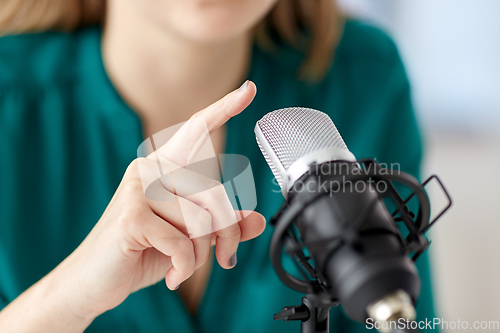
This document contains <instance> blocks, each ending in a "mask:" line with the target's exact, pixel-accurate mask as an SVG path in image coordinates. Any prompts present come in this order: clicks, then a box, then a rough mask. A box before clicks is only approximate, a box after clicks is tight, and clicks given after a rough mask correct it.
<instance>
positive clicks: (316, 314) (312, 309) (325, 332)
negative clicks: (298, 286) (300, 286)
mask: <svg viewBox="0 0 500 333" xmlns="http://www.w3.org/2000/svg"><path fill="white" fill-rule="evenodd" d="M316 292H318V293H316ZM338 304H339V303H338V302H335V301H332V300H330V297H329V296H328V295H327V294H325V293H324V292H322V290H321V288H320V287H319V285H316V286H315V287H314V293H310V294H306V296H305V297H303V298H302V304H301V305H298V306H285V307H284V308H283V310H281V312H279V313H276V314H275V315H274V320H283V321H298V320H300V321H301V325H300V328H301V332H302V333H329V332H330V308H331V307H334V306H337V305H338Z"/></svg>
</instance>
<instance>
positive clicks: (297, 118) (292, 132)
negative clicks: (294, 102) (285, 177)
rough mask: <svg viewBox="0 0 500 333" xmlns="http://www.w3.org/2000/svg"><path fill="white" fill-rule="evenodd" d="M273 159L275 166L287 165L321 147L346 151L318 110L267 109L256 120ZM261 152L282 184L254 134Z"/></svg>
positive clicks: (327, 118)
mask: <svg viewBox="0 0 500 333" xmlns="http://www.w3.org/2000/svg"><path fill="white" fill-rule="evenodd" d="M256 127H257V128H259V129H260V131H261V132H262V137H263V138H264V139H265V140H266V142H267V144H266V145H268V146H269V148H270V149H271V152H272V153H273V154H274V155H275V157H276V158H274V160H275V161H276V160H277V161H278V162H279V163H280V166H278V168H279V169H282V170H285V171H286V170H288V168H289V167H290V166H291V165H292V164H293V163H294V162H295V161H297V160H298V159H299V158H301V157H303V156H305V155H307V154H309V153H312V152H315V151H317V150H320V149H324V148H340V149H345V150H347V146H346V145H345V143H344V140H342V137H341V136H340V134H339V132H338V130H337V127H335V125H334V124H333V122H332V120H331V119H330V117H329V116H328V115H327V114H325V113H323V112H320V111H316V110H313V109H307V108H288V109H281V110H276V111H273V112H270V113H268V114H266V115H265V116H264V117H263V118H262V119H261V120H259V121H258V122H257V125H256ZM257 143H258V144H259V147H260V150H261V151H262V154H263V155H264V157H265V158H266V161H267V163H268V164H269V166H270V167H271V170H272V172H273V174H274V176H275V177H276V180H277V181H278V183H279V185H280V186H281V185H282V177H281V175H280V173H279V171H278V168H277V166H275V165H274V164H275V163H276V162H274V163H273V161H272V159H271V157H270V156H269V154H268V152H267V151H266V149H265V148H264V147H263V144H262V143H261V142H260V140H259V138H258V137H257Z"/></svg>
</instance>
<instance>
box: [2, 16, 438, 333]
mask: <svg viewBox="0 0 500 333" xmlns="http://www.w3.org/2000/svg"><path fill="white" fill-rule="evenodd" d="M100 42H101V30H100V28H98V27H92V28H86V29H82V30H78V31H75V32H72V33H60V32H45V33H39V34H25V35H17V36H6V37H3V38H1V39H0V309H2V308H3V307H5V306H6V305H7V304H8V303H9V302H11V301H12V300H14V299H15V298H16V297H17V296H18V295H19V294H21V293H22V292H23V291H24V290H26V289H27V288H28V287H29V286H30V285H32V284H33V283H35V282H36V281H38V280H39V279H40V278H42V277H43V276H44V275H45V274H47V273H48V272H49V271H51V270H52V269H53V268H54V267H55V266H56V265H57V264H58V263H59V262H61V261H62V260H63V259H64V258H65V257H66V256H68V255H69V254H70V253H71V252H72V251H73V250H74V249H75V248H76V247H77V246H78V244H79V243H80V242H81V241H82V240H83V239H84V238H85V236H86V235H87V234H88V233H89V232H90V230H91V229H92V227H93V226H94V224H95V223H96V222H97V221H98V220H99V218H100V216H101V214H102V213H103V211H104V209H105V207H106V206H107V204H108V202H109V201H110V199H111V197H112V195H113V193H114V191H115V189H116V188H117V186H118V184H119V182H120V180H121V178H122V176H123V174H124V171H125V169H126V167H127V165H128V164H129V163H130V162H131V161H132V160H133V159H134V158H135V157H136V152H137V148H138V146H139V145H140V143H141V142H142V141H143V139H144V138H143V134H142V130H141V121H140V119H139V117H138V116H137V114H136V113H134V111H133V110H132V109H131V108H130V107H129V106H128V105H127V104H126V103H125V102H124V101H123V99H121V97H120V96H119V95H118V93H117V92H116V90H115V89H114V87H113V85H112V84H111V82H110V80H109V78H108V77H107V75H106V72H105V69H104V66H103V62H102V59H101V46H100ZM300 60H301V55H300V54H298V53H297V52H295V51H292V50H290V49H287V48H285V47H283V48H281V49H280V50H279V51H277V52H276V53H275V54H273V55H271V54H268V53H266V52H264V51H262V50H260V49H258V48H257V47H255V48H254V50H253V56H252V65H251V70H250V72H249V77H248V78H249V79H250V80H253V81H254V82H255V83H256V84H257V87H258V94H257V97H256V98H255V100H254V102H253V103H252V104H251V105H250V106H249V107H248V109H247V110H245V111H244V112H243V113H242V114H241V115H239V116H237V117H235V118H233V119H231V120H230V121H229V123H228V127H227V146H226V153H231V154H243V155H245V156H247V157H248V158H249V159H250V161H251V163H252V169H253V172H254V177H255V180H256V187H257V200H258V206H257V210H258V211H259V212H261V213H262V214H263V215H264V216H266V218H270V217H271V216H272V215H273V213H274V212H275V211H276V210H277V208H278V207H279V205H280V204H281V202H282V201H283V197H282V195H281V193H279V191H276V182H273V175H272V173H271V171H270V169H269V167H268V166H267V164H266V162H265V160H264V158H263V157H262V155H261V153H260V151H259V149H258V146H257V144H256V142H255V138H254V134H253V128H254V125H255V123H256V121H257V120H258V119H260V118H261V117H262V116H263V115H264V114H265V113H267V112H269V111H272V110H275V109H280V108H285V107H291V106H306V107H310V108H314V109H318V110H322V111H324V112H326V113H328V114H329V115H330V117H331V118H332V119H333V121H334V123H335V124H336V126H337V127H338V129H339V131H340V133H341V135H342V136H343V138H344V140H345V142H346V144H347V146H348V147H349V149H350V150H351V151H352V152H353V153H354V154H355V156H356V157H357V158H364V157H376V158H377V159H378V161H379V162H385V163H399V164H400V165H401V169H402V170H403V171H407V172H410V173H412V174H413V175H418V174H419V165H420V160H421V155H422V148H421V141H420V136H419V131H418V128H417V124H416V121H415V118H414V114H413V110H412V106H411V101H410V91H409V86H408V81H407V77H406V74H405V71H404V68H403V65H402V63H401V60H400V58H399V55H398V52H397V50H396V47H395V45H394V44H393V42H392V41H391V40H390V39H389V38H388V37H387V36H386V35H385V34H384V33H382V32H381V31H379V30H377V29H375V28H373V27H370V26H367V25H364V24H361V23H359V22H354V21H349V22H348V23H347V24H346V27H345V30H344V35H343V38H342V40H341V42H340V45H339V46H338V49H337V51H336V56H335V61H334V65H333V66H332V68H331V70H330V71H329V72H328V74H327V75H326V77H325V78H324V79H323V80H322V81H321V82H319V83H317V84H308V83H305V82H301V81H300V80H298V79H297V76H296V72H297V67H298V65H299V63H300ZM273 190H274V191H273ZM272 231H273V228H272V227H268V228H267V229H266V231H265V232H264V234H263V235H262V236H260V237H258V238H257V239H255V240H252V241H249V242H245V243H242V244H241V245H240V247H239V249H238V264H237V265H236V267H235V268H234V269H232V270H228V271H226V270H223V269H222V268H220V267H219V266H218V265H217V264H216V263H215V264H214V267H213V270H212V273H211V277H210V279H209V283H208V287H207V290H206V293H205V295H204V297H203V300H202V303H201V305H200V307H199V311H198V313H197V315H196V316H191V315H190V314H189V313H188V312H187V311H186V309H185V307H184V305H183V303H182V301H181V299H180V298H179V296H178V295H177V293H176V292H172V291H169V290H168V289H167V288H166V286H165V283H164V282H160V283H158V284H156V285H154V286H152V287H149V288H146V289H144V290H141V291H139V292H136V293H134V294H132V295H130V296H129V297H128V298H127V299H126V301H125V302H123V304H121V305H120V306H118V307H117V308H115V309H113V310H111V311H108V312H106V313H105V314H103V315H101V316H100V317H98V318H97V319H96V320H95V321H94V322H93V323H92V324H91V326H90V327H89V328H88V332H183V333H191V332H206V333H225V332H240V333H245V332H248V333H255V332H260V333H278V332H299V324H298V323H297V322H288V323H286V322H282V321H273V314H274V313H276V312H279V311H280V310H281V308H282V307H283V306H286V305H294V304H299V303H300V300H301V296H302V295H301V294H299V293H296V292H294V291H292V290H290V289H288V288H287V287H285V286H284V285H283V284H282V283H281V282H280V281H279V279H278V278H277V276H276V274H275V272H274V270H273V267H272V265H271V263H270V259H269V254H268V248H269V240H270V236H271V234H272ZM417 267H418V269H419V272H420V275H421V278H422V282H423V286H422V292H421V296H420V301H419V303H418V308H417V311H418V315H419V320H422V319H424V318H426V317H427V318H433V317H435V315H434V308H433V300H432V293H431V280H430V272H429V262H428V257H427V255H426V254H424V255H423V256H422V257H421V258H420V259H419V261H418V264H417ZM33 306H36V304H33ZM0 330H1V329H0ZM365 330H366V328H365V326H364V325H363V324H359V323H355V322H353V321H352V320H350V319H348V318H347V317H346V316H345V315H344V314H343V313H342V310H341V309H340V308H333V309H332V315H331V331H332V332H362V331H365Z"/></svg>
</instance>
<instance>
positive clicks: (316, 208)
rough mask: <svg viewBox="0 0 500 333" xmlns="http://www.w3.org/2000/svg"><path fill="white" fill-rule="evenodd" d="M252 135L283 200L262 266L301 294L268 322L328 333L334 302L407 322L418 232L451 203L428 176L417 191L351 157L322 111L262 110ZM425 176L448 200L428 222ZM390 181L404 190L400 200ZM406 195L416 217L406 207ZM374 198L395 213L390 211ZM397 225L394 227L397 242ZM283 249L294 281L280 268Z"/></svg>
mask: <svg viewBox="0 0 500 333" xmlns="http://www.w3.org/2000/svg"><path fill="white" fill-rule="evenodd" d="M255 135H256V139H257V143H258V145H259V147H260V149H261V151H262V154H263V155H264V157H265V159H266V161H267V163H268V164H269V166H270V168H271V170H272V172H273V174H274V177H275V178H276V180H277V181H278V183H279V185H280V187H281V190H282V193H283V196H284V197H285V199H286V200H285V202H284V204H283V206H282V207H281V208H280V210H279V211H278V212H277V213H276V215H275V216H274V217H273V219H272V220H271V224H273V225H274V226H275V230H274V232H273V236H272V239H271V244H270V255H271V261H272V263H273V266H274V268H275V270H276V273H277V275H278V276H279V277H280V279H281V280H282V282H283V283H284V284H285V285H287V286H288V287H290V288H292V289H294V290H296V291H299V292H302V293H304V294H306V295H307V297H306V298H304V299H303V304H302V305H301V306H299V307H285V308H284V309H283V311H282V312H281V313H279V314H276V315H275V319H284V320H301V321H302V323H303V324H302V331H307V332H328V313H329V309H330V307H332V306H336V305H337V304H341V305H342V307H343V309H344V311H345V313H346V314H347V315H348V316H349V317H350V318H352V319H354V320H357V321H359V322H365V321H366V320H367V319H368V318H371V319H373V321H375V322H381V323H390V322H396V321H397V320H398V319H405V320H410V321H411V320H414V319H415V317H416V313H415V307H414V304H415V302H416V301H417V299H418V295H419V292H420V284H421V283H420V278H419V276H418V272H417V269H416V267H415V265H414V261H415V260H416V259H417V258H418V256H419V255H420V254H421V253H422V252H423V251H425V250H426V249H427V247H428V246H429V241H428V240H427V239H426V238H425V237H424V232H426V231H427V230H428V228H429V227H430V226H431V225H432V224H433V223H434V222H435V221H436V220H437V219H438V218H439V217H440V216H441V215H442V214H443V213H444V212H445V211H446V210H447V209H448V208H449V207H450V206H451V199H450V197H449V195H448V193H447V192H446V190H445V188H444V186H443V185H442V183H441V181H440V180H439V179H438V178H437V177H436V176H432V177H431V178H429V179H428V180H427V181H426V182H424V184H422V185H421V184H420V183H419V182H418V181H417V180H416V179H415V178H414V177H412V176H411V175H409V174H406V173H403V172H399V171H398V172H395V170H388V169H386V168H383V167H382V166H381V165H380V164H378V163H376V162H375V161H374V160H361V161H357V160H356V158H355V157H354V155H353V154H352V153H351V152H350V151H349V150H348V148H347V146H346V144H345V143H344V140H343V139H342V137H341V136H340V134H339V132H338V130H337V128H336V127H335V125H334V124H333V122H332V120H331V119H330V118H329V117H328V115H326V114H325V113H322V112H320V111H316V110H312V109H307V108H288V109H281V110H277V111H273V112H271V113H268V114H267V115H265V116H264V117H263V118H262V119H261V120H259V121H258V122H257V124H256V126H255ZM432 179H436V180H437V181H438V183H439V184H440V185H441V188H442V189H443V191H444V193H445V194H446V196H447V197H448V200H449V204H448V206H447V207H446V208H445V209H444V210H443V211H442V212H441V213H440V214H439V215H438V216H437V217H436V218H435V219H434V220H433V221H432V222H430V203H429V198H428V196H427V195H426V193H425V191H424V189H423V188H424V186H425V185H426V184H427V183H428V182H429V181H431V180H432ZM393 182H397V183H400V184H402V185H404V186H406V187H408V188H409V189H411V190H412V194H411V195H410V196H409V197H407V198H406V199H404V200H403V199H402V198H401V196H400V195H399V194H398V192H397V191H396V188H395V187H394V185H393ZM414 197H416V198H417V199H418V202H419V210H418V214H417V215H416V214H414V213H412V212H411V211H410V210H409V208H408V206H407V203H408V202H409V201H410V200H411V199H412V198H414ZM384 200H389V201H392V202H393V204H394V205H395V207H397V208H396V210H395V212H394V213H390V212H389V210H388V208H387V206H386V204H385V202H384ZM397 222H404V225H405V226H406V227H407V229H408V230H407V231H408V235H407V236H406V237H403V236H402V234H401V232H400V231H399V228H398V226H397ZM283 251H285V252H286V254H288V255H289V256H290V257H292V259H293V261H294V263H295V264H296V266H297V268H298V271H299V273H300V274H301V277H302V279H301V278H299V277H297V276H294V275H292V274H290V273H289V272H287V271H285V269H284V268H283V265H282V257H283ZM409 254H413V257H412V258H409V257H408V255H409ZM325 310H326V311H325ZM380 326H383V325H380ZM386 326H387V325H386ZM386 326H384V327H386ZM380 331H381V332H390V331H391V330H390V329H386V328H380Z"/></svg>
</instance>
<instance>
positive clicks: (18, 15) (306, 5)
mask: <svg viewBox="0 0 500 333" xmlns="http://www.w3.org/2000/svg"><path fill="white" fill-rule="evenodd" d="M105 4H106V1H105V0H1V1H0V34H9V33H24V32H37V31H44V30H66V31H68V30H73V29H76V28H79V27H83V26H88V25H92V24H96V23H99V22H102V20H103V19H104V16H105ZM342 26H343V22H342V20H341V16H340V15H339V12H338V10H337V7H336V5H335V0H279V1H278V2H277V3H276V5H275V7H274V8H273V9H272V10H271V12H270V13H269V14H268V15H267V16H266V18H265V19H263V20H262V22H260V23H259V24H258V26H257V27H256V29H255V38H256V42H257V44H258V45H259V46H260V47H262V48H264V49H265V50H267V51H270V52H272V50H273V49H274V47H275V45H274V44H275V41H276V38H273V36H277V37H278V38H279V39H280V40H282V41H284V42H285V43H286V44H289V45H291V46H293V47H295V48H297V49H299V50H303V51H304V52H306V57H305V60H304V62H303V64H302V66H301V68H300V72H299V74H300V76H301V77H302V78H304V79H306V80H310V81H317V80H320V79H321V78H322V77H323V76H324V75H325V73H326V72H327V70H328V69H329V67H330V64H331V62H332V58H333V53H334V49H335V46H336V44H337V42H338V39H339V37H340V35H341V29H342Z"/></svg>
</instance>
